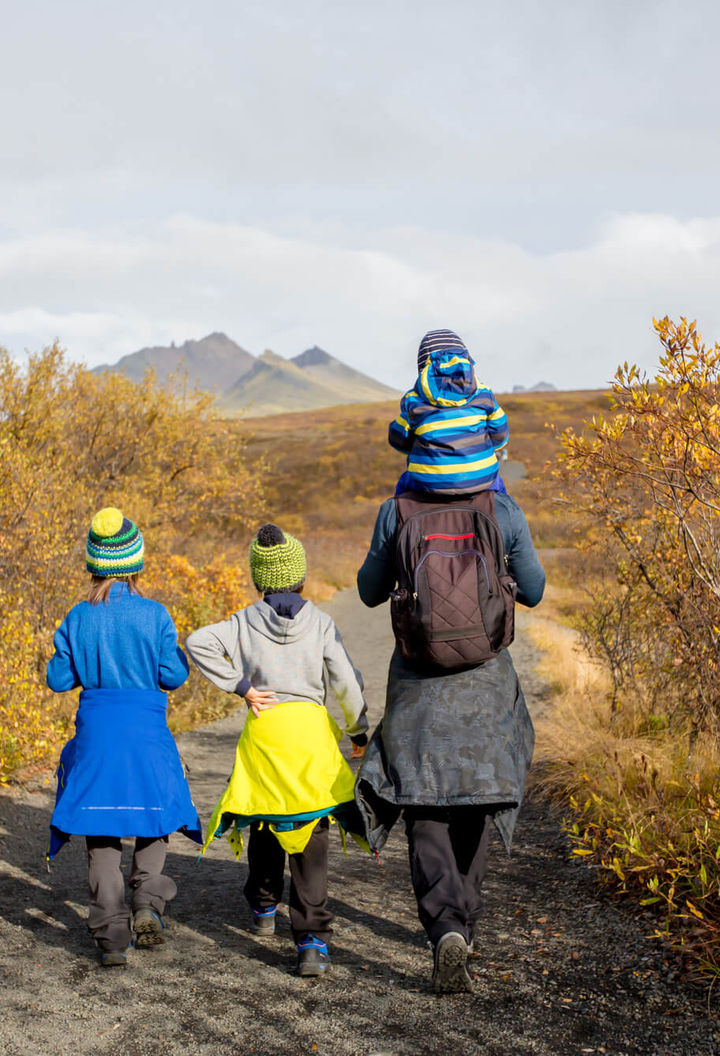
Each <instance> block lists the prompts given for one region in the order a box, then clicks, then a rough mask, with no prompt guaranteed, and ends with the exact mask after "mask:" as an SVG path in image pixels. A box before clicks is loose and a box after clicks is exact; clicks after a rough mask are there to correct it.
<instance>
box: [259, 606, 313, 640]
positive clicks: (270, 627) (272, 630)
mask: <svg viewBox="0 0 720 1056" xmlns="http://www.w3.org/2000/svg"><path fill="white" fill-rule="evenodd" d="M245 618H246V619H247V622H248V624H249V626H250V627H252V629H253V630H254V631H257V632H258V633H259V634H262V635H264V636H265V638H269V639H270V641H271V642H278V643H279V644H281V645H284V644H285V643H286V642H297V641H299V640H300V639H301V638H305V637H306V635H308V634H310V633H311V632H312V631H314V630H315V629H316V628H317V625H318V622H319V620H320V613H319V610H318V609H316V608H315V606H314V605H313V603H312V602H311V601H306V602H305V604H304V605H303V607H302V608H301V609H300V611H299V612H298V613H297V614H296V615H295V616H294V617H293V618H292V619H288V618H287V617H285V616H279V615H278V614H277V612H275V610H274V609H273V608H272V606H270V605H268V603H267V602H266V601H256V602H255V604H254V605H251V606H250V607H249V608H248V609H246V610H245Z"/></svg>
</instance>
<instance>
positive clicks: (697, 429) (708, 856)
mask: <svg viewBox="0 0 720 1056" xmlns="http://www.w3.org/2000/svg"><path fill="white" fill-rule="evenodd" d="M655 329H656V331H657V334H658V337H659V339H660V342H661V345H662V354H661V356H660V361H659V368H658V371H657V373H656V375H655V376H654V377H653V378H648V377H646V376H644V375H641V374H640V372H639V371H638V369H637V367H635V366H629V365H628V364H624V365H623V366H622V367H621V368H619V370H618V372H617V375H616V378H615V382H614V385H613V402H612V406H611V409H610V412H609V414H608V415H607V416H602V415H597V416H595V417H594V418H593V419H592V420H591V421H589V422H587V423H586V428H585V429H584V430H581V431H575V430H567V431H565V433H564V434H563V437H562V454H561V457H560V460H559V468H558V476H559V479H560V482H561V486H562V488H563V495H562V501H563V502H564V503H565V504H566V505H567V506H568V508H570V507H572V509H573V511H574V513H575V514H577V513H579V514H580V515H581V516H582V517H583V518H584V519H585V521H584V523H585V525H586V530H585V539H584V541H583V543H582V548H583V549H584V551H585V554H586V557H587V559H588V561H587V565H586V567H587V569H588V572H587V576H586V580H585V588H586V591H587V595H588V599H589V601H588V604H587V605H586V606H585V607H584V609H583V611H582V613H581V614H580V616H579V618H578V620H577V627H578V632H579V636H580V639H579V646H580V649H581V653H582V654H584V655H585V656H586V657H589V658H591V659H592V660H594V661H595V662H596V664H597V665H598V667H599V669H600V670H601V671H602V672H604V679H603V680H602V681H601V683H600V684H596V685H595V686H594V687H592V688H591V689H588V688H587V687H586V688H585V689H584V690H581V689H580V688H579V687H578V685H577V684H575V685H574V686H568V687H566V692H565V697H564V699H561V700H560V703H559V711H558V710H556V711H555V714H554V715H553V717H552V719H551V720H550V723H549V726H550V727H552V726H553V725H554V727H555V729H554V731H553V730H551V731H550V734H549V740H550V742H552V744H554V747H552V744H551V747H550V750H549V752H548V754H547V759H548V760H549V762H550V765H549V767H548V768H547V769H546V770H545V781H546V782H547V784H548V785H549V786H550V787H554V788H555V789H556V790H559V791H560V792H561V793H562V794H564V795H565V796H567V797H568V801H569V803H570V805H571V807H572V808H573V810H574V815H573V817H572V819H570V821H569V823H568V825H569V832H570V834H571V837H572V839H573V841H574V843H575V854H576V855H578V856H581V857H586V858H588V859H591V860H593V861H594V862H595V864H596V865H597V867H598V871H599V875H600V876H601V877H604V878H605V879H606V880H607V881H608V882H609V883H610V884H611V885H612V886H613V888H614V889H615V890H616V891H619V892H622V893H626V894H632V895H633V896H634V897H635V898H636V899H637V900H638V901H639V902H641V903H642V904H643V905H645V906H648V907H654V909H655V910H656V911H658V912H660V911H661V912H662V919H661V923H660V924H659V925H658V931H659V932H662V933H663V934H665V935H667V936H669V937H670V938H671V939H672V941H673V942H675V943H676V944H677V945H678V946H679V947H681V948H682V949H684V950H685V951H687V952H688V953H690V954H691V955H692V956H693V957H694V959H695V961H696V963H698V964H700V965H701V966H703V967H704V968H706V969H709V970H712V971H718V970H720V941H719V938H720V908H719V906H720V903H719V902H718V897H717V896H718V893H719V892H720V812H719V810H718V802H720V779H719V778H718V762H719V761H720V760H719V758H718V756H719V754H720V750H719V748H718V745H719V740H718V735H719V734H720V666H719V661H720V457H719V456H720V408H719V407H718V402H717V401H718V391H719V385H720V346H718V345H714V346H712V347H709V346H706V345H705V344H704V343H703V341H702V339H701V337H700V335H699V334H698V332H697V329H696V327H695V324H694V323H690V322H688V321H687V320H685V319H682V320H681V321H680V322H679V323H678V324H674V323H672V322H671V321H670V320H669V319H667V318H665V319H662V320H659V321H656V322H655ZM543 736H545V738H546V740H547V739H548V726H547V724H546V728H545V730H544V733H543ZM541 739H542V736H541Z"/></svg>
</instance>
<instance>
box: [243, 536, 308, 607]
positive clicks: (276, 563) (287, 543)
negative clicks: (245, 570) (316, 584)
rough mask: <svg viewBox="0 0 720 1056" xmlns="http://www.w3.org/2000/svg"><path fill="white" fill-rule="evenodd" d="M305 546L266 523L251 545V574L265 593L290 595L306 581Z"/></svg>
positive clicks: (256, 584) (260, 589)
mask: <svg viewBox="0 0 720 1056" xmlns="http://www.w3.org/2000/svg"><path fill="white" fill-rule="evenodd" d="M306 571H307V563H306V561H305V550H304V549H303V545H302V543H301V542H300V541H299V540H298V539H296V538H295V537H294V536H292V535H290V534H289V532H283V531H282V530H281V529H280V528H278V526H277V525H276V524H264V525H263V526H262V528H261V529H260V531H259V532H258V533H257V535H256V537H255V538H254V539H253V541H252V543H251V545H250V575H251V577H252V581H253V583H254V584H255V586H256V588H257V589H258V590H259V591H261V592H262V593H263V594H290V593H292V592H293V591H296V590H299V589H300V587H302V585H303V583H304V582H305V573H306Z"/></svg>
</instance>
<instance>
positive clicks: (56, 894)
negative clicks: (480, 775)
mask: <svg viewBox="0 0 720 1056" xmlns="http://www.w3.org/2000/svg"><path fill="white" fill-rule="evenodd" d="M324 607H325V608H327V609H328V611H331V612H332V614H333V616H334V617H335V618H336V620H337V622H338V624H339V626H340V629H341V631H342V633H343V635H344V637H345V640H346V643H347V645H348V648H349V650H350V652H351V654H352V656H353V659H354V660H355V663H356V664H357V666H358V667H360V668H361V669H362V670H363V672H364V674H365V678H366V683H367V691H368V699H369V701H370V705H371V710H372V715H371V718H372V721H373V722H375V721H377V719H378V718H379V716H380V714H381V711H382V705H383V699H384V682H385V671H386V668H387V661H388V658H389V655H390V649H391V644H392V643H391V638H390V633H389V617H388V613H387V609H386V607H384V608H382V609H380V610H375V611H369V610H367V609H363V608H362V606H361V605H360V603H359V600H358V598H357V596H356V595H355V593H354V592H353V591H346V592H343V593H341V594H339V595H337V597H336V598H335V599H333V601H332V602H331V603H329V604H327V605H326V606H324ZM522 626H523V619H522V617H521V619H520V631H519V639H518V642H517V643H516V645H515V646H514V647H513V653H514V656H515V660H516V664H517V666H518V669H519V671H520V673H521V678H522V681H523V685H524V688H525V691H526V695H527V696H528V699H529V703H530V707H531V710H533V711H534V713H535V714H537V712H538V709H539V708H541V707H542V706H543V705H544V703H545V699H546V696H547V694H546V690H545V687H543V685H542V684H541V683H539V682H538V680H537V678H536V677H535V676H534V675H533V671H532V668H533V654H532V650H531V648H530V646H529V645H528V643H527V641H526V639H524V637H523V633H522ZM242 718H243V716H242V713H241V712H238V713H237V714H236V715H234V716H232V717H230V718H228V719H225V720H223V721H222V722H218V723H216V724H214V725H212V726H210V727H207V728H205V729H202V730H198V731H196V732H194V733H190V734H187V735H185V736H183V737H182V738H180V744H181V751H182V753H183V756H184V758H185V760H186V762H187V763H188V764H189V766H190V768H191V773H190V782H191V786H192V790H193V795H194V797H195V800H196V803H197V806H198V809H199V811H200V815H201V817H202V818H203V819H204V820H207V818H208V816H209V813H210V810H211V808H212V807H213V806H214V803H215V801H216V799H217V796H218V794H219V792H220V790H221V789H222V787H223V785H224V782H225V780H226V778H227V775H228V772H229V769H230V767H231V764H232V759H233V753H234V746H235V742H236V739H237V736H238V733H239V731H240V728H241V724H242ZM51 789H52V786H51V783H47V784H46V785H45V786H42V785H40V786H39V787H36V788H35V789H31V790H27V791H25V792H23V793H15V794H13V795H12V796H11V795H7V794H5V795H2V796H1V797H0V822H1V825H2V827H1V829H0V884H1V894H0V909H1V911H2V917H3V918H4V919H3V920H2V921H0V978H1V979H2V989H1V990H0V993H1V995H2V996H1V997H0V1014H1V1015H0V1053H2V1054H3V1056H60V1054H62V1056H65V1054H73V1056H86V1054H97V1053H103V1054H118V1056H119V1054H123V1056H143V1054H148V1056H149V1054H152V1056H176V1054H178V1056H180V1054H182V1056H225V1054H239V1053H243V1054H245V1053H259V1054H262V1056H275V1054H278V1056H279V1054H281V1053H282V1054H291V1056H292V1054H303V1056H304V1054H306V1053H307V1054H313V1053H317V1054H318V1056H404V1054H408V1056H411V1054H412V1056H425V1054H428V1056H429V1054H436V1053H452V1054H453V1056H476V1054H477V1056H481V1054H482V1056H510V1054H512V1056H570V1054H573V1056H574V1054H580V1053H607V1054H612V1056H621V1054H627V1056H635V1054H637V1056H640V1054H642V1056H712V1054H717V1053H719V1052H720V1032H718V1029H717V1026H716V1024H715V1023H714V1022H711V1021H710V1020H709V1019H708V1018H707V1017H706V1014H705V1013H706V1009H705V1005H704V999H703V996H702V995H701V994H699V993H698V992H697V991H694V990H692V989H690V988H689V987H688V986H687V985H686V984H684V983H683V982H682V981H681V979H680V978H679V976H678V974H677V966H676V965H675V963H674V962H673V961H672V959H668V958H667V957H666V956H665V955H664V954H663V952H662V950H660V949H659V948H658V946H656V945H655V944H654V943H653V942H651V941H648V940H646V939H644V938H643V932H644V930H646V929H647V928H648V925H647V922H645V921H641V920H638V919H635V918H634V917H633V916H632V915H631V914H630V913H629V912H628V911H627V910H625V909H623V908H622V907H618V906H616V905H614V904H613V903H611V902H609V901H607V900H604V899H603V898H602V897H601V895H600V894H599V893H598V890H597V889H596V887H595V886H594V883H593V877H592V874H591V873H590V871H589V870H588V869H587V868H585V867H584V866H583V865H582V864H576V863H574V862H570V861H569V860H568V846H567V843H566V841H565V839H564V838H563V836H562V835H561V833H560V831H559V828H558V825H557V822H556V820H554V819H553V817H552V816H551V815H550V814H549V813H548V810H547V807H546V806H544V805H542V804H527V805H526V806H525V808H524V810H523V813H522V816H521V819H520V823H519V825H518V830H517V834H516V841H515V847H514V853H513V856H512V857H511V858H508V857H507V856H506V855H505V853H504V851H503V850H502V848H501V847H500V845H499V844H497V842H496V844H495V846H494V848H493V852H492V859H491V867H490V870H489V877H488V881H487V886H486V914H485V917H484V935H485V944H484V949H483V951H482V954H481V955H480V956H479V957H477V958H476V959H475V960H474V962H473V967H474V972H475V974H476V976H477V981H476V992H475V994H474V995H472V996H468V997H465V996H462V997H461V996H458V997H449V998H448V997H446V998H436V997H435V996H434V995H433V994H432V992H431V990H430V986H429V976H430V965H431V959H430V953H429V951H428V950H427V948H426V944H425V940H424V936H423V933H422V932H421V929H420V926H419V924H418V922H417V919H416V916H415V912H414V908H413V899H412V894H411V889H410V885H409V880H408V869H407V862H406V850H405V843H404V838H403V833H402V829H401V827H398V829H397V830H396V831H395V832H394V833H393V835H392V837H391V839H390V841H389V843H388V846H387V848H386V851H385V853H384V855H383V859H382V866H381V867H378V866H377V865H376V864H375V863H374V861H373V860H371V859H369V858H367V857H365V856H363V855H362V854H361V853H360V852H359V850H357V849H356V848H355V847H354V846H353V847H351V848H350V851H349V857H348V858H347V859H344V858H343V854H342V850H341V847H340V841H339V839H337V840H334V841H332V844H331V846H332V849H331V858H330V892H331V896H332V904H333V909H334V911H335V913H336V914H337V923H336V932H335V937H334V941H333V944H332V955H333V971H332V976H331V978H329V979H325V980H320V981H306V980H299V979H296V978H295V977H294V976H293V975H292V974H291V972H290V969H291V966H292V963H293V953H294V948H293V947H292V945H291V940H290V935H289V928H288V921H287V916H286V914H285V913H284V912H283V913H282V914H281V916H280V922H279V931H278V934H277V935H276V936H275V937H273V938H271V939H263V940H258V939H257V938H255V937H254V936H252V935H251V934H250V933H249V932H248V930H247V926H246V909H245V905H244V901H243V898H242V895H241V887H242V883H243V881H244V877H245V865H244V862H243V863H240V864H237V863H235V861H234V860H233V859H232V856H231V854H230V852H229V849H228V848H227V845H226V844H225V842H224V841H222V842H221V843H219V844H217V845H216V846H215V847H214V848H213V849H212V851H211V852H210V854H209V856H208V858H207V859H206V860H205V861H203V862H202V863H201V864H199V865H198V864H197V863H196V852H195V849H194V847H193V845H191V844H190V843H189V842H188V841H186V840H184V839H182V838H181V837H179V836H173V837H172V839H171V853H170V856H169V870H168V871H169V872H170V874H171V875H173V876H174V877H175V878H176V879H177V881H178V886H179V894H178V897H177V899H176V900H175V902H174V903H173V907H172V915H171V917H170V928H169V935H168V943H167V945H166V946H165V947H161V948H160V949H159V950H155V951H137V952H135V953H134V954H133V955H132V963H131V965H130V966H129V967H128V968H127V969H126V970H123V969H119V970H118V969H116V970H103V969H101V968H99V967H98V966H97V964H96V961H95V959H94V953H93V949H92V947H91V944H90V940H89V937H88V935H87V932H86V930H85V924H84V917H85V912H86V911H85V884H86V870H85V861H84V853H83V852H84V848H83V841H82V840H80V839H75V840H73V841H72V844H71V845H70V846H69V847H67V848H66V849H65V850H63V852H62V853H61V855H60V856H59V858H58V859H57V862H56V864H55V865H54V867H53V871H52V873H51V874H49V875H48V873H46V872H45V870H44V865H43V853H44V849H45V839H46V831H47V824H48V819H49V816H50V809H51V800H52V790H51Z"/></svg>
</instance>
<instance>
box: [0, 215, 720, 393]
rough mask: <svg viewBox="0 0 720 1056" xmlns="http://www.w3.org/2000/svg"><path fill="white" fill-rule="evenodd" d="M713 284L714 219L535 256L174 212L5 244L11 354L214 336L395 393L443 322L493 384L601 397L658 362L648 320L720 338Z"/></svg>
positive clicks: (639, 219) (470, 242)
mask: <svg viewBox="0 0 720 1056" xmlns="http://www.w3.org/2000/svg"><path fill="white" fill-rule="evenodd" d="M343 242H344V246H343V245H342V243H343ZM719 279H720V218H710V219H695V220H689V221H682V220H678V219H677V218H674V217H672V216H665V215H637V214H632V215H627V216H618V217H613V218H611V219H609V220H608V221H607V222H606V223H605V224H604V225H603V226H602V227H601V229H600V230H599V232H598V235H597V238H596V239H595V240H594V242H593V243H592V244H590V245H588V246H586V247H585V248H582V249H579V250H573V251H572V252H563V253H546V254H537V253H535V254H533V253H530V252H528V251H527V250H525V249H523V248H521V247H520V246H517V245H512V244H508V243H497V242H495V243H493V242H488V241H483V240H480V239H476V238H472V237H455V236H452V235H448V234H439V235H434V234H433V233H431V232H428V231H423V230H417V229H413V228H403V229H398V230H392V229H388V230H380V231H374V232H373V231H367V232H365V233H364V234H363V235H362V236H360V235H357V234H356V233H355V234H353V233H352V232H347V231H346V232H345V233H344V234H343V235H342V236H341V232H339V231H338V230H337V228H335V229H333V230H332V232H331V233H330V235H328V231H327V230H326V229H325V228H323V227H319V228H318V229H317V230H316V231H313V229H312V225H309V224H306V225H305V229H304V233H303V235H302V237H294V238H291V237H288V236H281V235H278V234H276V233H273V232H271V231H267V230H263V229H261V228H258V227H252V226H247V225H239V224H223V223H218V222H214V221H209V220H206V219H203V218H200V217H197V216H188V215H177V216H174V217H171V218H169V219H168V220H166V221H165V222H163V223H160V224H150V225H146V226H145V227H143V228H142V229H139V228H136V229H135V230H122V229H120V228H107V229H105V230H103V231H101V232H100V231H97V230H94V231H92V232H91V231H86V230H82V229H67V228H66V229H57V230H47V231H44V232H43V233H39V234H37V235H33V234H28V235H26V236H25V237H23V238H15V239H11V240H7V241H5V242H1V241H0V342H2V343H3V344H5V345H7V346H8V347H9V348H10V349H11V350H13V351H15V352H18V353H19V352H21V351H22V349H23V348H24V347H29V348H31V349H37V348H39V347H41V346H42V345H44V344H46V343H48V342H49V341H51V340H52V339H53V338H54V337H56V336H57V337H59V338H60V340H61V342H62V343H63V344H64V345H65V346H66V347H67V348H68V350H69V352H70V354H71V355H72V356H73V357H74V358H78V359H83V360H85V361H86V362H88V363H89V364H90V365H95V364H98V363H100V362H109V361H110V362H112V361H114V360H116V359H117V358H119V356H120V355H123V354H125V353H127V352H131V351H134V350H135V349H137V348H139V347H141V346H143V345H149V344H155V343H166V342H168V341H170V340H171V339H172V340H175V341H182V340H184V339H185V338H187V337H202V336H203V335H204V334H206V333H209V332H210V331H212V330H224V331H225V332H226V333H228V334H229V335H230V336H231V337H232V338H234V339H235V340H236V341H238V343H240V344H242V345H244V346H245V347H247V348H249V349H250V350H251V351H253V352H256V353H257V352H260V351H262V349H263V348H266V347H270V348H273V349H274V350H275V351H277V352H279V353H280V354H282V355H286V356H290V355H295V354H297V353H298V352H300V351H301V350H302V349H303V348H305V347H307V346H308V345H310V344H313V343H316V342H317V343H318V344H321V345H322V346H323V347H325V348H327V349H328V351H330V352H332V353H334V354H335V355H338V356H339V357H340V358H341V359H344V360H345V361H346V362H348V363H351V364H352V365H353V366H355V367H357V368H359V369H362V370H365V371H367V372H368V373H370V374H373V375H375V376H376V377H378V378H381V379H382V380H385V381H387V382H388V383H390V384H394V385H396V386H397V387H403V386H406V385H409V384H410V383H411V381H412V374H413V366H414V352H415V348H416V345H417V341H418V339H419V338H420V336H421V335H422V333H423V332H424V331H425V330H426V329H430V328H432V327H435V326H450V327H452V328H454V329H456V330H457V331H458V332H459V333H460V334H461V335H462V336H463V338H464V339H465V340H466V343H467V344H468V346H469V347H470V348H471V349H472V350H473V351H474V353H475V356H476V359H477V361H478V364H479V369H480V372H481V374H482V376H483V380H484V381H486V382H487V383H488V384H490V385H492V386H493V387H494V388H496V389H497V390H498V391H502V390H506V389H508V388H509V387H511V386H512V385H513V384H514V383H522V384H528V383H530V384H532V383H533V382H535V381H537V380H539V379H541V378H542V379H543V380H547V381H552V382H554V383H555V384H556V385H558V386H559V387H568V388H570V387H594V386H598V385H602V384H604V383H605V382H606V381H607V380H608V379H609V378H610V377H611V375H612V373H613V371H614V369H615V366H616V365H617V363H618V362H620V361H622V360H624V359H626V358H627V359H632V360H637V361H639V362H640V363H641V364H642V365H644V366H648V367H649V366H651V365H652V364H653V363H654V362H655V359H656V354H657V347H656V344H655V341H654V338H653V335H652V330H651V320H652V316H653V315H656V316H657V315H663V314H665V313H668V314H671V315H676V316H677V315H680V314H683V315H688V316H692V317H697V318H698V321H699V324H700V326H701V328H704V330H705V332H706V335H707V337H708V339H711V338H713V337H715V336H717V337H720V307H719V306H718V304H717V288H718V280H719Z"/></svg>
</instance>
